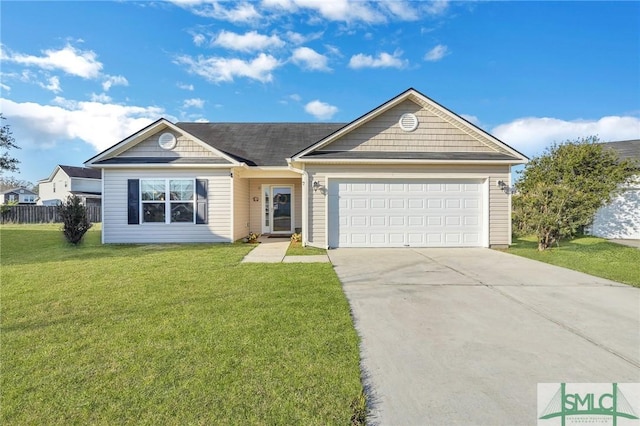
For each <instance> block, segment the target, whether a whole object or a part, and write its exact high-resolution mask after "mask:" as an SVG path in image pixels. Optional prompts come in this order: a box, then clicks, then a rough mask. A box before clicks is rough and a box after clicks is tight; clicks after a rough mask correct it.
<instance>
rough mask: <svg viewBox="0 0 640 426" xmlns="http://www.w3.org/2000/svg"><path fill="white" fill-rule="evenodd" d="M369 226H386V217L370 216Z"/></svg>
mask: <svg viewBox="0 0 640 426" xmlns="http://www.w3.org/2000/svg"><path fill="white" fill-rule="evenodd" d="M371 226H387V217H386V216H371Z"/></svg>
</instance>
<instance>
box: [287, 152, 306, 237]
mask: <svg viewBox="0 0 640 426" xmlns="http://www.w3.org/2000/svg"><path fill="white" fill-rule="evenodd" d="M287 167H288V168H289V170H291V171H292V172H296V173H300V175H302V247H306V246H307V245H308V244H309V240H308V238H307V235H308V233H309V232H308V229H309V220H308V218H309V211H308V208H309V189H308V188H309V175H308V174H307V172H306V170H304V169H298V168H296V167H293V166H292V165H291V158H287ZM303 167H304V165H303Z"/></svg>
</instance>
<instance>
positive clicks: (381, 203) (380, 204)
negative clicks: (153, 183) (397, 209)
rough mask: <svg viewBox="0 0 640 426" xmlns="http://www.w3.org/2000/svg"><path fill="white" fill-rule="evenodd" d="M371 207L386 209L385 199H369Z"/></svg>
mask: <svg viewBox="0 0 640 426" xmlns="http://www.w3.org/2000/svg"><path fill="white" fill-rule="evenodd" d="M371 208H372V209H386V208H387V200H385V199H380V198H373V199H371Z"/></svg>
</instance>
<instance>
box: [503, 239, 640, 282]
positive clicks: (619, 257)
mask: <svg viewBox="0 0 640 426" xmlns="http://www.w3.org/2000/svg"><path fill="white" fill-rule="evenodd" d="M505 251H506V252H507V253H511V254H516V255H518V256H523V257H527V258H529V259H534V260H539V261H541V262H546V263H550V264H552V265H557V266H562V267H565V268H569V269H573V270H576V271H580V272H585V273H587V274H591V275H595V276H597V277H602V278H607V279H610V280H613V281H618V282H621V283H625V284H631V285H633V286H635V287H640V250H638V249H637V248H633V247H626V246H623V245H620V244H615V243H611V242H609V241H607V240H604V239H602V238H596V237H578V238H575V239H573V240H570V241H563V242H561V243H560V247H557V246H554V247H553V248H551V249H549V250H545V251H543V252H540V251H538V244H537V242H536V239H535V237H526V238H517V239H514V241H513V245H512V246H511V247H510V248H509V249H507V250H505Z"/></svg>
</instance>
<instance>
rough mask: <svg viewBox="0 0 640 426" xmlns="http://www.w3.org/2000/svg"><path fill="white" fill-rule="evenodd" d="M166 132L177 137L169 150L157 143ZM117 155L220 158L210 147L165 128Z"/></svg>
mask: <svg viewBox="0 0 640 426" xmlns="http://www.w3.org/2000/svg"><path fill="white" fill-rule="evenodd" d="M166 132H168V133H171V134H173V135H174V136H175V137H176V139H177V143H176V146H175V148H173V149H170V150H166V149H162V148H160V146H159V145H158V138H159V137H160V135H161V134H163V133H166ZM118 157H180V158H182V157H188V158H220V156H219V155H216V154H215V153H214V152H212V151H211V150H210V149H208V148H206V147H204V146H202V145H201V144H199V143H197V142H195V141H193V140H191V139H188V138H186V137H184V136H182V135H180V134H178V133H176V132H173V131H168V130H167V129H164V130H161V131H159V132H158V133H156V134H154V135H152V136H150V137H148V138H147V139H145V140H143V141H142V142H139V143H138V144H136V145H135V146H133V147H131V148H129V149H128V150H126V151H124V152H122V153H120V154H118Z"/></svg>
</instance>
